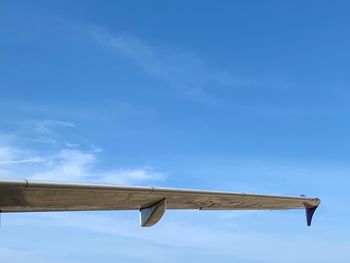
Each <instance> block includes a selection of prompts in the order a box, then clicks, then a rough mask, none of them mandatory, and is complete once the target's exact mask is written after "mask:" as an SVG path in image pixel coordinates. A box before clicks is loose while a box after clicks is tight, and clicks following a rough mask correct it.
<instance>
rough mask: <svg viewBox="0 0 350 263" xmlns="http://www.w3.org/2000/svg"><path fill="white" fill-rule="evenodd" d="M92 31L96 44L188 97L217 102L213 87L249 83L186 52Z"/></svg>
mask: <svg viewBox="0 0 350 263" xmlns="http://www.w3.org/2000/svg"><path fill="white" fill-rule="evenodd" d="M92 34H93V37H94V39H95V40H96V41H97V42H98V43H100V44H101V45H104V46H107V47H109V48H112V49H113V50H115V51H117V52H118V53H119V54H121V55H123V56H126V57H127V58H129V59H130V60H131V61H133V62H134V63H135V64H136V65H138V66H139V67H141V68H142V69H143V70H144V71H145V72H146V73H148V74H150V75H151V76H154V77H156V78H158V79H160V80H162V81H164V82H165V83H166V84H167V85H168V86H169V87H171V88H173V90H175V91H178V93H179V94H181V95H182V96H184V97H185V98H189V99H191V100H195V101H200V102H206V103H217V102H219V101H218V100H217V98H216V96H215V90H216V89H219V88H221V87H228V88H237V87H245V86H248V85H250V82H247V81H245V80H240V79H239V78H237V77H233V74H231V73H228V72H226V71H223V70H217V69H214V68H211V67H209V66H208V65H207V64H206V63H205V62H204V61H203V60H201V59H200V58H199V57H198V56H196V55H194V54H191V53H189V52H181V51H179V50H175V49H172V48H164V47H160V46H154V45H153V46H152V45H150V44H147V43H146V42H144V41H142V40H140V39H138V38H135V37H132V36H129V35H123V34H119V35H112V34H110V33H109V32H108V30H106V29H105V28H101V27H95V28H94V30H92ZM220 102H221V103H222V101H220Z"/></svg>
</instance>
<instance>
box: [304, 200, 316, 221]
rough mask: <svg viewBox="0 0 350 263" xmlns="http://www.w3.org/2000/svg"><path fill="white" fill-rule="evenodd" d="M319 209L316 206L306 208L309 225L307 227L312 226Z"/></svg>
mask: <svg viewBox="0 0 350 263" xmlns="http://www.w3.org/2000/svg"><path fill="white" fill-rule="evenodd" d="M317 207H318V205H317V206H314V207H306V208H305V214H306V224H307V226H311V223H312V218H313V216H314V213H315V211H316V209H317Z"/></svg>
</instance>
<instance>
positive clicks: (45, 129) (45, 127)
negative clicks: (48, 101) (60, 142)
mask: <svg viewBox="0 0 350 263" xmlns="http://www.w3.org/2000/svg"><path fill="white" fill-rule="evenodd" d="M27 123H28V125H30V126H32V128H33V130H34V131H35V132H37V133H39V134H50V133H51V132H52V129H53V128H57V127H69V128H74V127H75V124H74V123H72V122H67V121H60V120H30V121H28V122H27Z"/></svg>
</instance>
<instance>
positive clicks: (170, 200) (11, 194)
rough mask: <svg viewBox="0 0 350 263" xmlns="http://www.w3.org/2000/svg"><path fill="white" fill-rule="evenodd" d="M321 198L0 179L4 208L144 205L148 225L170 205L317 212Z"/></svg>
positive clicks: (140, 207) (131, 207)
mask: <svg viewBox="0 0 350 263" xmlns="http://www.w3.org/2000/svg"><path fill="white" fill-rule="evenodd" d="M319 203H320V200H319V199H318V198H306V197H286V196H274V195H256V194H245V193H230V192H215V191H203V190H189V189H173V188H157V187H152V186H147V187H136V186H115V185H99V184H80V183H76V184H74V183H60V182H45V181H32V180H0V210H1V211H2V212H50V211H84V210H140V211H141V225H143V226H149V225H153V224H154V223H156V222H157V221H158V220H159V219H160V218H161V216H162V215H163V214H164V211H165V209H201V210H256V209H257V210H281V209H297V208H305V209H306V210H307V211H308V213H309V214H311V217H312V214H313V212H314V210H315V208H316V207H317V206H318V205H319ZM311 212H312V213H311ZM142 215H143V221H142ZM147 215H148V216H147ZM310 223H311V219H310Z"/></svg>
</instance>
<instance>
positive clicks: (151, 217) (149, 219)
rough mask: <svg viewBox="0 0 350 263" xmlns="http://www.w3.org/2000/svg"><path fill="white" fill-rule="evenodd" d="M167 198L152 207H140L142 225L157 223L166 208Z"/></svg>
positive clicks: (147, 225)
mask: <svg viewBox="0 0 350 263" xmlns="http://www.w3.org/2000/svg"><path fill="white" fill-rule="evenodd" d="M166 203H167V202H166V199H165V198H164V199H162V200H160V201H158V202H157V203H155V204H153V205H152V206H150V207H146V208H142V209H140V225H141V226H142V227H149V226H153V225H154V224H156V223H157V222H158V221H159V220H160V219H161V218H162V216H163V215H164V212H165V210H166Z"/></svg>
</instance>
